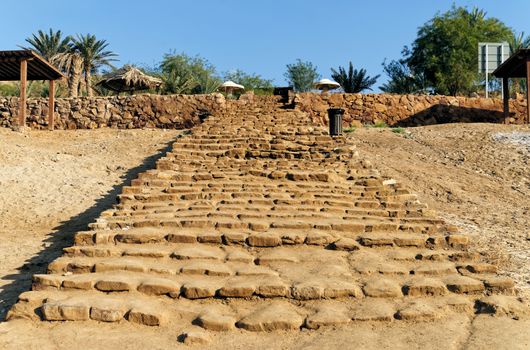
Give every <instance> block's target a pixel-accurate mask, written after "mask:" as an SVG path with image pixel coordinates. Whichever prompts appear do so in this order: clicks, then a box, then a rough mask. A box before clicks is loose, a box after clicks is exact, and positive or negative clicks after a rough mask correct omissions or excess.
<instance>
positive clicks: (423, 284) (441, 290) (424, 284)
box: [403, 278, 447, 297]
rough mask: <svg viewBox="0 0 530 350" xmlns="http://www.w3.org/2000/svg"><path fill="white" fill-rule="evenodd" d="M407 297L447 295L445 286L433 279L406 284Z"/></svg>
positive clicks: (415, 280)
mask: <svg viewBox="0 0 530 350" xmlns="http://www.w3.org/2000/svg"><path fill="white" fill-rule="evenodd" d="M403 291H404V293H405V295H408V296H411V297H416V296H439V295H444V294H446V293H447V288H446V287H445V284H444V283H443V282H442V281H440V280H436V279H432V278H416V279H413V280H411V281H409V282H406V283H405V285H404V286H403Z"/></svg>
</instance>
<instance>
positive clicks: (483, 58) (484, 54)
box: [478, 42, 510, 98]
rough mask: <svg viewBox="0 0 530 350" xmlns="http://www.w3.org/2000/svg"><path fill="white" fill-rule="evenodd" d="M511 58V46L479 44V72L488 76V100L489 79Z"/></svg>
mask: <svg viewBox="0 0 530 350" xmlns="http://www.w3.org/2000/svg"><path fill="white" fill-rule="evenodd" d="M508 57H510V45H508V43H507V42H503V43H478V72H479V73H483V74H486V98H487V97H488V92H489V91H488V90H489V77H488V75H489V74H490V73H493V71H494V70H495V69H497V67H499V66H500V65H501V64H502V63H503V62H504V61H506V60H507V59H508Z"/></svg>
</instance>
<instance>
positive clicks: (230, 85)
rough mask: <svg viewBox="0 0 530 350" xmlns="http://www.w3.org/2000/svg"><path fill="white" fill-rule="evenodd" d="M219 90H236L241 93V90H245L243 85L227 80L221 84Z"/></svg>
mask: <svg viewBox="0 0 530 350" xmlns="http://www.w3.org/2000/svg"><path fill="white" fill-rule="evenodd" d="M219 89H221V90H224V91H238V90H239V91H241V90H245V87H244V86H243V85H240V84H236V83H234V82H233V81H231V80H228V81H225V82H224V83H223V84H221V86H220V87H219Z"/></svg>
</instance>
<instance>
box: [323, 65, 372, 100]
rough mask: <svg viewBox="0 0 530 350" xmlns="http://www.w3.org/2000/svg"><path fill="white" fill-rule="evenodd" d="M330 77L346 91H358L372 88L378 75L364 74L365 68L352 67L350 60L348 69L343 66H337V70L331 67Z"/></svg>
mask: <svg viewBox="0 0 530 350" xmlns="http://www.w3.org/2000/svg"><path fill="white" fill-rule="evenodd" d="M331 77H332V78H333V80H335V81H336V82H337V83H339V84H340V86H341V87H342V89H343V90H344V92H346V93H359V92H362V91H364V90H372V85H374V84H375V83H376V82H377V78H379V75H376V76H375V77H370V76H368V75H367V74H366V69H364V68H361V69H360V70H357V69H353V64H352V63H351V61H350V64H349V68H348V71H347V72H346V69H345V68H344V67H341V66H339V68H338V71H337V70H335V69H333V68H331Z"/></svg>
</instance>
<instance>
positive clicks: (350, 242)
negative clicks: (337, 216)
mask: <svg viewBox="0 0 530 350" xmlns="http://www.w3.org/2000/svg"><path fill="white" fill-rule="evenodd" d="M333 248H334V249H336V250H345V251H354V250H359V244H358V243H357V241H356V240H354V239H351V238H341V239H339V240H338V241H336V242H334V243H333Z"/></svg>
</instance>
